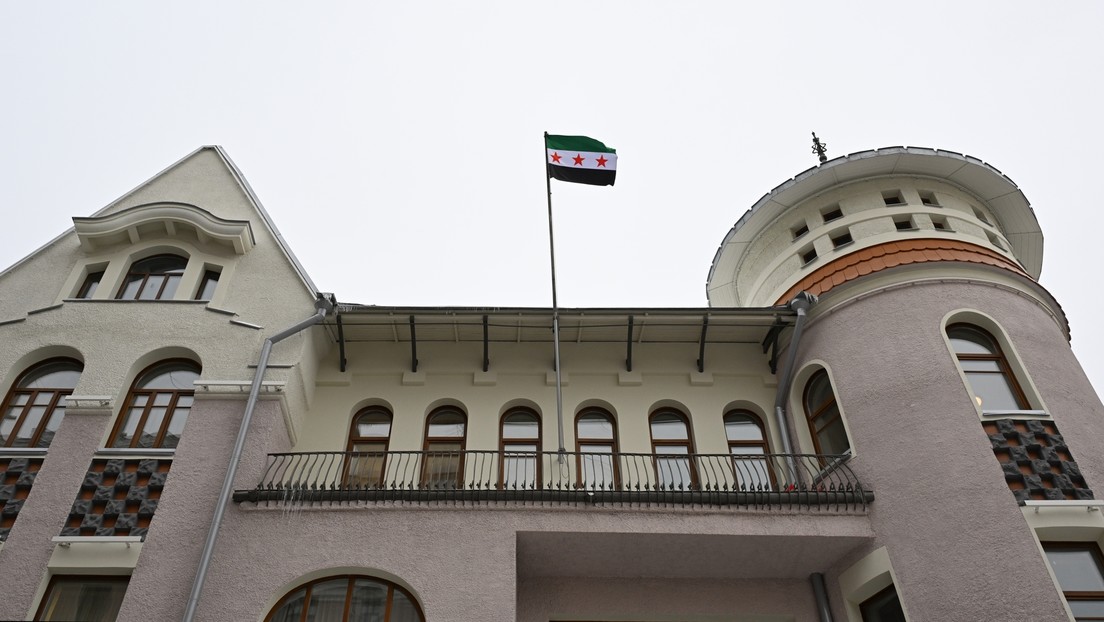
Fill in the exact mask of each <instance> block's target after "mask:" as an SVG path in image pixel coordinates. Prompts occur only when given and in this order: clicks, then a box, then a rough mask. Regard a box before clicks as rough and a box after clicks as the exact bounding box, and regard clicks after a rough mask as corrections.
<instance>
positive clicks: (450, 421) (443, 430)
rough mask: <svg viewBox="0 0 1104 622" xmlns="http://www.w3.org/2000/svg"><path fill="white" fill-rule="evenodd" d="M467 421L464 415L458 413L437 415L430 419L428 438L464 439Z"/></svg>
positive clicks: (447, 412)
mask: <svg viewBox="0 0 1104 622" xmlns="http://www.w3.org/2000/svg"><path fill="white" fill-rule="evenodd" d="M465 421H466V419H465V418H464V415H463V414H461V413H459V412H456V411H452V410H448V411H444V412H440V413H437V414H435V415H433V416H432V417H430V419H429V433H428V436H431V437H441V436H444V437H452V438H456V437H463V436H464V425H465Z"/></svg>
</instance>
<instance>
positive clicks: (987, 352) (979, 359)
mask: <svg viewBox="0 0 1104 622" xmlns="http://www.w3.org/2000/svg"><path fill="white" fill-rule="evenodd" d="M947 337H948V338H949V339H950V340H951V347H952V348H954V351H955V356H956V357H958V364H959V365H960V366H961V367H962V371H963V373H965V374H966V379H967V380H968V381H969V383H970V390H971V391H972V392H973V394H974V399H975V400H976V401H977V404H978V407H980V408H981V410H982V411H994V410H1027V409H1028V408H1029V406H1028V404H1027V397H1026V396H1025V395H1024V393H1023V390H1022V389H1020V385H1019V384H1018V383H1017V382H1016V377H1015V376H1013V375H1012V372H1011V370H1010V369H1009V368H1008V361H1006V360H1005V358H1004V354H1002V353H1001V349H1000V346H999V345H997V340H996V339H993V336H992V335H990V334H989V333H987V332H985V331H984V330H982V329H980V328H978V327H977V326H972V325H970V324H952V325H950V326H948V327H947Z"/></svg>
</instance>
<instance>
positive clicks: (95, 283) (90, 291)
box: [77, 270, 104, 300]
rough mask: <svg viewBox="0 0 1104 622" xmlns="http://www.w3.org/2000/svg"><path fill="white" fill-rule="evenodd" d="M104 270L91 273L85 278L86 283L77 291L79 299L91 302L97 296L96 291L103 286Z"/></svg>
mask: <svg viewBox="0 0 1104 622" xmlns="http://www.w3.org/2000/svg"><path fill="white" fill-rule="evenodd" d="M103 277H104V270H96V271H95V272H89V273H88V276H86V277H84V282H83V283H81V286H80V289H79V290H77V298H80V299H83V300H89V299H91V298H92V296H94V295H95V293H96V290H97V289H99V287H100V285H102V284H103Z"/></svg>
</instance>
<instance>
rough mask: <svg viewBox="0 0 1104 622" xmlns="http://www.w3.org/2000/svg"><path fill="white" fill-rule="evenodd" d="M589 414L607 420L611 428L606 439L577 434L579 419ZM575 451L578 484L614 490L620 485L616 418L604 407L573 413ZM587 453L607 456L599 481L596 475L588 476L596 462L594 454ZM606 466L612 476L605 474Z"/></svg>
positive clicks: (592, 471) (584, 409)
mask: <svg viewBox="0 0 1104 622" xmlns="http://www.w3.org/2000/svg"><path fill="white" fill-rule="evenodd" d="M589 415H600V416H602V417H604V418H605V419H606V420H607V421H609V423H610V426H612V430H613V433H612V435H611V437H610V438H608V439H606V438H598V437H587V436H580V435H579V421H580V420H582V419H583V418H585V417H587V416H589ZM587 448H590V449H587ZM597 448H608V449H609V451H608V452H605V451H594V449H597ZM575 452H576V453H575V469H576V473H577V474H578V482H579V486H581V487H583V488H584V489H586V490H594V489H598V490H616V489H618V488H619V487H620V486H621V468H620V464H619V463H620V459H619V455H620V452H619V450H618V447H617V420H616V419H615V418H614V417H613V414H612V413H610V412H609V411H608V410H606V409H604V408H597V407H589V408H583V409H582V410H580V411H579V412H578V414H576V415H575ZM587 454H597V456H601V455H603V454H604V455H608V456H609V459H608V460H607V461H605V464H604V465H603V466H602V475H603V476H602V478H601V481H599V480H598V478H596V477H595V478H590V477H588V475H587V474H588V473H590V474H594V472H595V465H596V464H597V462H596V456H588V455H587ZM607 468H608V469H609V470H610V471H612V473H611V475H612V477H610V478H607V477H606V476H605V473H606V470H607Z"/></svg>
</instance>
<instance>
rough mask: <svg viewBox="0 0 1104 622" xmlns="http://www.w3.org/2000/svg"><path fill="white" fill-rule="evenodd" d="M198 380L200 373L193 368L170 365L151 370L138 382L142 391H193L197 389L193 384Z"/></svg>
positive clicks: (176, 364) (179, 364) (177, 364)
mask: <svg viewBox="0 0 1104 622" xmlns="http://www.w3.org/2000/svg"><path fill="white" fill-rule="evenodd" d="M197 378H199V373H198V372H197V371H196V370H195V369H194V368H193V367H192V366H190V365H187V364H181V363H170V364H168V365H161V366H158V367H157V368H155V369H153V370H151V371H150V372H149V373H147V374H146V375H145V376H143V377H142V380H141V381H139V382H138V387H139V388H142V389H175V390H177V391H191V390H194V389H195V384H193V383H194V382H195V380H196V379H197Z"/></svg>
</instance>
